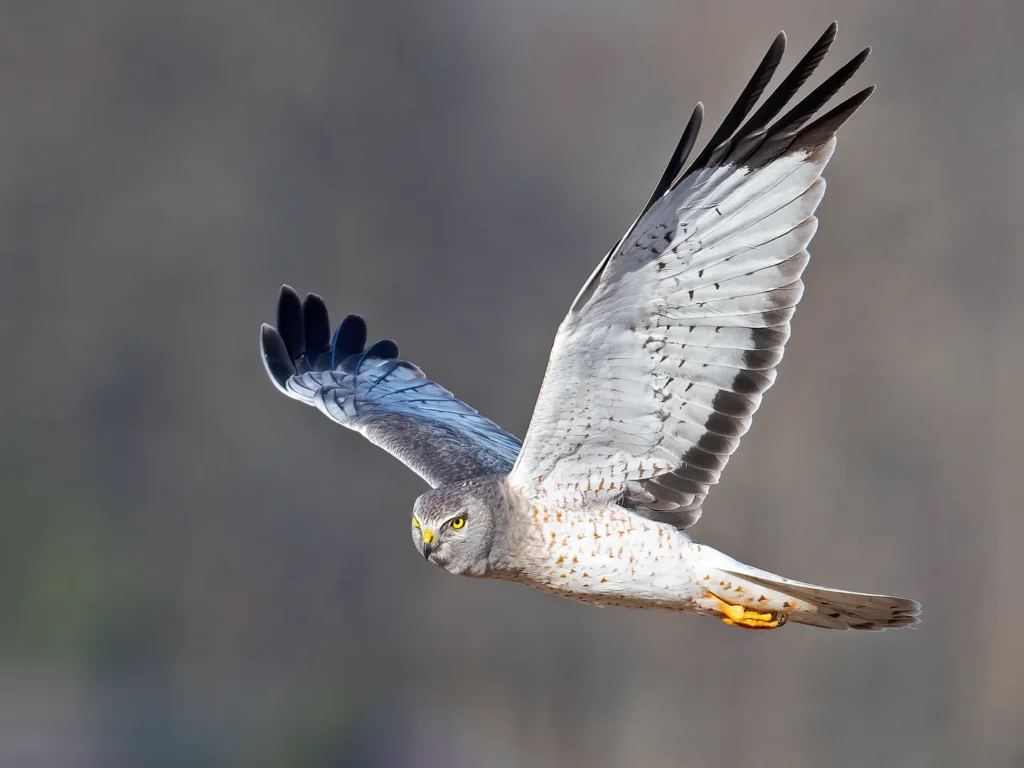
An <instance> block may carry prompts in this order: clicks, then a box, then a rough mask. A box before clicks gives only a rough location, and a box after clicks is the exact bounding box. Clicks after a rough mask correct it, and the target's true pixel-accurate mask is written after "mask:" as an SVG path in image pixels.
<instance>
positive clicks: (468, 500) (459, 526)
mask: <svg viewBox="0 0 1024 768" xmlns="http://www.w3.org/2000/svg"><path fill="white" fill-rule="evenodd" d="M445 491H448V489H445ZM493 536H494V527H493V515H492V513H491V510H490V509H489V507H488V506H487V505H486V504H485V503H482V500H481V499H479V498H475V497H474V496H472V495H469V494H460V493H455V494H453V493H450V492H439V491H429V492H428V493H425V494H423V496H421V497H420V498H419V499H417V501H416V506H415V508H414V509H413V516H412V541H413V544H415V545H416V549H417V550H418V551H419V553H420V554H421V555H423V557H425V558H426V559H427V560H428V561H429V562H432V563H434V564H435V565H439V566H441V567H442V568H444V569H445V570H447V571H449V572H450V573H454V574H459V575H467V576H483V575H484V574H485V573H486V572H487V564H488V555H489V554H490V551H491V541H492V539H493Z"/></svg>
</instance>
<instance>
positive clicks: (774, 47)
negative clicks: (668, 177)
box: [684, 32, 786, 178]
mask: <svg viewBox="0 0 1024 768" xmlns="http://www.w3.org/2000/svg"><path fill="white" fill-rule="evenodd" d="M785 52H786V33H785V32H779V34H777V35H776V36H775V40H773V41H772V44H771V46H770V47H769V48H768V51H767V52H766V53H765V55H764V56H763V57H762V58H761V62H760V63H759V64H758V65H757V69H755V70H754V74H753V75H751V77H750V80H748V81H747V84H746V85H745V86H744V88H743V90H742V91H741V92H740V95H739V98H738V99H736V103H735V104H733V105H732V109H730V110H729V112H728V113H727V114H726V116H725V119H724V120H722V124H721V125H719V126H718V130H716V131H715V133H714V134H713V135H712V137H711V139H710V140H709V141H708V143H707V144H705V145H704V149H702V150H701V152H700V154H699V155H697V159H696V160H694V161H693V164H692V165H691V166H690V167H689V168H688V169H687V171H686V173H685V174H684V178H685V176H688V175H690V174H691V173H693V172H694V171H697V170H699V169H701V168H705V167H707V166H708V163H709V162H710V161H711V159H712V156H713V155H714V154H715V152H716V150H719V151H724V149H725V148H726V145H725V142H727V141H728V140H729V139H730V137H731V136H732V135H733V133H734V132H735V131H736V130H737V129H738V128H739V127H740V124H741V123H742V122H743V121H744V120H745V119H746V117H747V115H748V114H750V110H751V109H753V108H754V105H755V104H756V103H757V101H758V99H760V98H761V94H762V93H764V89H765V88H767V87H768V83H769V82H771V79H772V76H773V75H774V74H775V70H776V69H777V68H778V66H779V62H781V61H782V56H783V54H785Z"/></svg>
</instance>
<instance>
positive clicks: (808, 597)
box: [723, 564, 921, 630]
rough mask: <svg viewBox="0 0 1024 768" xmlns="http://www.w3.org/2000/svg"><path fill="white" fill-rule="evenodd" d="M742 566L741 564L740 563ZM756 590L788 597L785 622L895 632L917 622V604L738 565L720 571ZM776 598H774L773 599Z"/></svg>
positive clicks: (918, 616) (918, 613) (904, 599)
mask: <svg viewBox="0 0 1024 768" xmlns="http://www.w3.org/2000/svg"><path fill="white" fill-rule="evenodd" d="M740 565H741V566H742V564H740ZM723 572H724V573H726V574H728V575H730V576H733V577H735V578H737V579H742V580H743V581H745V582H750V583H751V584H752V585H756V587H760V588H762V589H767V590H771V592H773V593H777V594H779V595H781V596H783V598H784V599H785V598H790V600H789V601H787V602H792V604H793V606H794V608H793V610H792V611H791V612H789V613H788V615H787V617H786V618H787V621H791V622H796V623H798V624H808V625H810V626H812V627H823V628H825V629H866V630H881V629H898V628H900V627H909V626H912V625H914V624H917V623H918V621H920V614H921V605H920V603H917V602H916V601H914V600H908V599H907V598H904V597H892V596H889V595H871V594H863V593H860V592H847V591H845V590H842V589H829V588H828V587H819V586H817V585H815V584H805V583H804V582H801V581H792V580H790V579H786V578H783V577H781V576H776V575H774V574H771V573H768V572H767V571H762V570H759V569H757V568H749V570H748V567H747V566H742V567H741V569H736V568H731V569H729V570H725V571H723ZM776 599H777V598H776Z"/></svg>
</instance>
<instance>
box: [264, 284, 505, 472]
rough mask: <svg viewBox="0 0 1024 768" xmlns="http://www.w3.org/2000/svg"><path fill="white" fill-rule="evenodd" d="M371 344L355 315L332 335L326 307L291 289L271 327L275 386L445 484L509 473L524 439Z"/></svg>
mask: <svg viewBox="0 0 1024 768" xmlns="http://www.w3.org/2000/svg"><path fill="white" fill-rule="evenodd" d="M365 344H366V323H365V322H364V321H363V319H362V318H361V317H359V316H358V315H349V316H347V317H346V318H345V319H344V321H342V323H341V324H340V325H339V326H338V329H337V330H336V331H335V333H334V335H333V337H332V336H331V333H330V321H329V319H328V314H327V307H326V306H325V305H324V302H323V300H322V299H321V298H320V297H319V296H316V295H315V294H310V295H308V296H307V297H306V299H305V301H302V300H300V299H299V296H298V294H296V293H295V291H293V290H292V289H291V288H289V287H288V286H285V287H284V288H282V289H281V296H280V299H279V301H278V320H277V327H276V328H274V327H272V326H270V325H264V326H263V329H262V333H261V338H260V347H261V352H262V356H263V363H264V366H265V367H266V369H267V373H268V374H269V376H270V379H271V381H272V382H273V383H274V385H275V386H276V387H277V388H278V389H279V390H280V391H281V392H283V393H284V394H286V395H288V396H289V397H291V398H293V399H296V400H300V401H302V402H304V403H306V404H307V405H313V406H316V407H317V408H318V409H319V410H320V411H322V412H323V413H324V414H325V415H326V416H327V417H329V418H330V419H332V420H334V421H336V422H338V423H339V424H341V425H342V426H345V427H348V428H349V429H353V430H355V431H357V432H359V433H361V434H362V435H363V436H364V437H366V438H367V439H368V440H369V441H370V442H372V443H373V444H375V445H377V446H380V447H381V448H383V449H384V450H386V451H387V452H388V453H390V454H392V455H393V456H395V457H396V458H398V459H400V460H401V461H402V462H403V463H404V464H406V465H407V466H408V467H409V468H410V469H412V470H413V471H414V472H416V474H418V475H419V476H420V477H422V478H423V479H424V480H426V481H427V482H428V483H430V485H431V486H433V487H435V488H436V487H438V486H440V485H444V484H446V483H451V482H456V481H459V480H465V479H468V478H471V477H478V476H480V475H488V474H508V472H509V471H510V470H511V469H512V465H513V464H514V463H515V459H516V455H517V454H518V453H519V447H520V441H519V439H518V438H516V437H515V436H514V435H511V434H509V433H508V432H505V431H504V430H503V429H501V427H499V426H498V425H497V424H495V423H494V422H493V421H491V420H490V419H487V418H485V417H483V416H481V415H480V414H479V413H478V412H477V411H475V410H474V409H472V408H470V407H469V406H468V405H466V404H465V403H463V402H462V401H461V400H458V399H456V398H455V397H454V396H453V395H452V394H451V393H450V392H449V391H448V390H446V389H445V388H444V387H442V386H441V385H439V384H437V383H435V382H433V381H431V380H430V379H428V378H427V377H426V376H425V375H424V374H423V371H421V370H420V369H419V368H418V367H416V366H415V365H413V364H412V363H409V362H406V361H404V360H400V359H398V346H397V345H396V344H395V342H393V341H391V340H383V341H378V342H376V343H375V344H372V345H371V346H370V347H369V348H364V347H365Z"/></svg>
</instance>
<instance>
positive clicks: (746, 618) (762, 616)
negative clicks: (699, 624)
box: [707, 592, 786, 629]
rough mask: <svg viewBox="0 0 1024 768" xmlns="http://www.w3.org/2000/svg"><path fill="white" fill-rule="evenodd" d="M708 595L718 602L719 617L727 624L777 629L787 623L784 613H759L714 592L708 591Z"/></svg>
mask: <svg viewBox="0 0 1024 768" xmlns="http://www.w3.org/2000/svg"><path fill="white" fill-rule="evenodd" d="M707 596H708V597H709V598H711V599H712V600H714V601H715V602H716V603H718V610H720V611H721V615H720V616H719V618H720V619H721V620H722V621H724V622H725V623H726V624H731V625H733V626H735V627H743V628H744V629H775V628H776V627H781V626H782V625H783V624H785V623H786V614H784V613H775V612H774V611H770V612H768V613H758V612H757V611H752V610H750V609H749V608H744V607H743V606H742V605H734V604H732V603H727V602H726V601H725V600H723V599H722V598H720V597H719V596H718V595H716V594H714V593H713V592H708V593H707Z"/></svg>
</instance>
